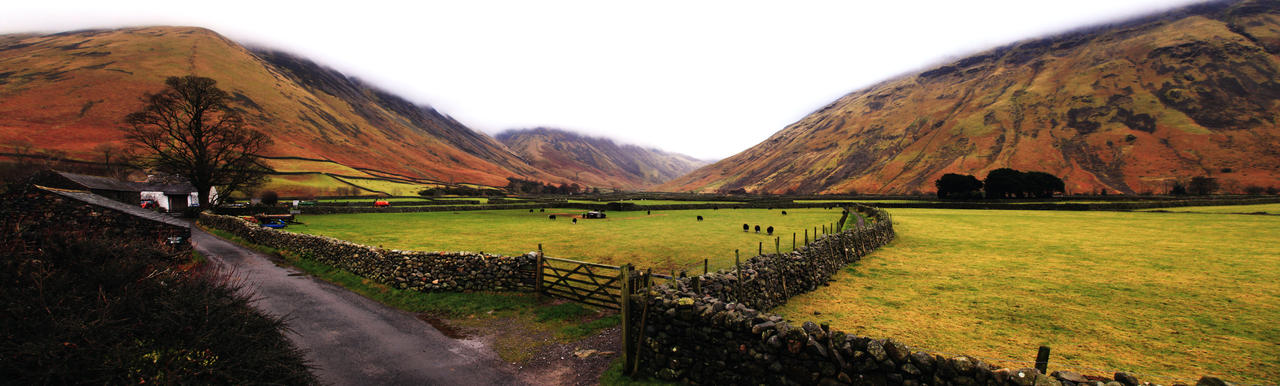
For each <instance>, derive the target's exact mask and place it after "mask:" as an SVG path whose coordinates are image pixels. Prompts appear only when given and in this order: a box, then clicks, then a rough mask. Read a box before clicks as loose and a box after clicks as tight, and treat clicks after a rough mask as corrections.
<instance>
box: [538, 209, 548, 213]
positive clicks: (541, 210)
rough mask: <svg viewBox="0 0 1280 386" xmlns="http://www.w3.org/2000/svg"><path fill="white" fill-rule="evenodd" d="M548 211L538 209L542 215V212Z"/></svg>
mask: <svg viewBox="0 0 1280 386" xmlns="http://www.w3.org/2000/svg"><path fill="white" fill-rule="evenodd" d="M546 211H547V210H546V209H538V212H540V213H541V212H546Z"/></svg>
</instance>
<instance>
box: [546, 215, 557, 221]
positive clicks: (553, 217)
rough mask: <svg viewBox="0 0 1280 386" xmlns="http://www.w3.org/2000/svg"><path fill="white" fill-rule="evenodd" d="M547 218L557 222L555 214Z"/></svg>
mask: <svg viewBox="0 0 1280 386" xmlns="http://www.w3.org/2000/svg"><path fill="white" fill-rule="evenodd" d="M547 218H549V219H552V220H555V219H556V215H554V214H553V215H550V216H547Z"/></svg>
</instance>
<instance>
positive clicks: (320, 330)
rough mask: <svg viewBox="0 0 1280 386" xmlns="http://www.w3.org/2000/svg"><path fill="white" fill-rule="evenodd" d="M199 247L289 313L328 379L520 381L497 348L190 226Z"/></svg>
mask: <svg viewBox="0 0 1280 386" xmlns="http://www.w3.org/2000/svg"><path fill="white" fill-rule="evenodd" d="M191 237H192V241H193V243H194V244H195V246H196V250H198V251H200V252H201V253H203V254H204V255H205V256H208V257H209V260H210V261H212V262H214V263H216V264H219V265H220V266H222V267H225V268H228V269H231V270H232V273H233V276H234V277H236V278H239V279H241V280H243V281H244V282H245V284H246V285H245V290H247V291H250V292H251V293H252V294H253V295H254V298H255V299H258V300H257V301H256V302H255V303H254V305H255V306H256V307H257V308H258V309H260V310H263V311H265V312H267V313H270V314H272V315H277V316H285V317H286V318H287V319H286V320H287V323H288V325H289V327H290V328H291V329H292V331H290V332H287V333H286V334H287V335H288V336H289V338H290V339H291V340H293V342H294V344H296V345H297V346H298V347H299V348H302V349H304V350H306V351H307V354H306V357H307V359H308V360H309V361H310V362H311V364H312V365H313V366H316V369H315V370H314V373H315V374H316V376H317V377H319V378H320V381H321V382H324V383H325V384H333V385H405V384H412V385H510V384H518V381H517V380H516V378H515V377H514V376H513V375H512V374H511V373H510V370H507V369H506V368H505V367H504V365H503V363H502V362H500V361H499V360H498V359H497V355H496V354H495V353H494V352H493V350H492V349H491V348H489V347H488V346H486V345H485V344H483V343H481V342H479V341H472V340H458V339H452V338H449V337H446V336H444V335H443V334H441V333H440V332H439V331H437V330H436V329H435V328H434V327H432V326H431V325H430V324H427V323H426V322H423V321H422V320H419V319H418V318H417V317H415V316H414V315H413V314H410V313H407V312H404V311H400V310H396V309H393V308H390V307H387V306H384V305H382V304H381V303H378V302H375V301H373V300H369V299H368V298H365V297H363V296H360V295H357V294H355V293H352V292H350V291H347V290H345V289H343V288H341V287H338V286H336V285H333V284H330V283H327V282H324V281H321V280H318V279H315V278H313V277H311V276H309V275H306V274H303V273H302V272H300V271H298V270H297V269H294V268H292V267H280V266H277V265H275V264H274V263H272V261H271V260H270V259H269V258H268V257H267V256H265V255H263V254H261V253H258V252H257V251H253V250H250V249H247V248H244V247H241V246H240V245H237V244H235V243H231V242H229V241H226V240H223V239H221V238H218V237H217V236H213V235H210V234H209V233H207V232H204V231H201V230H200V229H198V228H195V227H192V229H191Z"/></svg>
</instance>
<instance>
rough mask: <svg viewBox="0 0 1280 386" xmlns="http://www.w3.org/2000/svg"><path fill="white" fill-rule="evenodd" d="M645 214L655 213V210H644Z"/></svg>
mask: <svg viewBox="0 0 1280 386" xmlns="http://www.w3.org/2000/svg"><path fill="white" fill-rule="evenodd" d="M644 214H646V215H650V214H653V211H648V210H646V211H644Z"/></svg>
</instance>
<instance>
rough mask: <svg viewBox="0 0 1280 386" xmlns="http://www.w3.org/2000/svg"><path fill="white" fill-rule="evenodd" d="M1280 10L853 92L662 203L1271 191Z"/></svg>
mask: <svg viewBox="0 0 1280 386" xmlns="http://www.w3.org/2000/svg"><path fill="white" fill-rule="evenodd" d="M1278 54H1280V3H1277V2H1275V1H1233V2H1214V3H1208V4H1202V5H1197V6H1193V7H1188V8H1183V9H1179V10H1175V11H1171V12H1167V13H1163V14H1159V15H1153V16H1150V17H1145V18H1141V19H1137V20H1133V21H1129V22H1125V23H1116V24H1110V25H1104V26H1093V27H1087V28H1081V29H1080V30H1077V31H1075V32H1071V33H1066V34H1062V35H1059V36H1054V37H1049V38H1042V39H1034V40H1028V41H1022V42H1018V43H1015V44H1012V45H1008V46H1004V47H999V48H995V49H992V50H988V51H986V52H981V53H978V54H975V55H973V56H970V57H966V58H963V59H959V60H956V61H954V62H950V63H946V64H943V65H940V66H936V67H934V68H929V69H928V70H925V71H920V72H918V73H914V74H910V75H906V76H902V77H898V78H894V79H889V80H886V81H884V82H882V83H880V84H877V85H874V86H871V87H868V88H866V89H862V90H859V91H855V92H852V93H850V94H848V95H845V96H844V97H841V98H840V99H838V100H836V101H834V102H832V103H831V104H829V105H827V106H826V107H823V108H822V109H820V110H818V111H816V112H814V113H812V114H810V115H808V116H806V117H805V118H803V119H801V120H800V121H798V122H796V123H793V124H791V125H789V126H787V127H786V128H784V129H782V130H781V131H779V132H778V133H776V134H774V135H773V136H771V137H770V138H768V139H766V140H765V141H763V142H761V143H759V144H757V145H756V146H753V147H751V148H750V149H747V150H745V151H743V152H741V153H739V154H736V155H734V156H731V157H729V158H726V159H723V160H721V161H719V162H717V163H715V164H712V165H709V166H707V167H704V168H701V169H699V170H697V171H694V172H692V173H690V174H688V175H685V176H683V177H680V178H678V179H676V180H673V181H671V182H668V183H666V184H663V185H662V186H660V187H658V188H657V189H660V190H670V191H686V190H697V191H727V190H732V189H738V188H745V189H747V190H748V191H755V192H771V193H783V192H798V193H843V192H851V191H856V192H863V193H908V192H913V191H922V192H928V191H932V190H934V187H933V182H934V180H936V179H937V178H938V177H940V176H941V175H942V174H945V173H962V174H974V175H978V176H979V177H982V176H985V174H986V172H988V171H990V170H993V169H997V168H1004V167H1010V168H1015V169H1019V170H1038V171H1045V172H1049V173H1052V174H1055V175H1057V176H1060V177H1062V178H1063V179H1064V180H1066V183H1067V190H1068V192H1098V191H1108V192H1123V193H1145V192H1166V191H1168V189H1169V187H1170V186H1171V185H1172V183H1173V182H1174V181H1186V180H1187V179H1190V178H1191V177H1196V176H1209V177H1214V178H1217V179H1219V180H1220V181H1221V182H1222V183H1223V187H1224V189H1225V190H1227V191H1240V190H1241V189H1243V188H1244V187H1247V186H1280V129H1278V128H1277V124H1276V122H1277V118H1278V117H1277V114H1278V113H1280V110H1278V109H1277V107H1280V105H1278V103H1280V57H1278V56H1277V55H1278Z"/></svg>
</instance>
